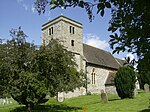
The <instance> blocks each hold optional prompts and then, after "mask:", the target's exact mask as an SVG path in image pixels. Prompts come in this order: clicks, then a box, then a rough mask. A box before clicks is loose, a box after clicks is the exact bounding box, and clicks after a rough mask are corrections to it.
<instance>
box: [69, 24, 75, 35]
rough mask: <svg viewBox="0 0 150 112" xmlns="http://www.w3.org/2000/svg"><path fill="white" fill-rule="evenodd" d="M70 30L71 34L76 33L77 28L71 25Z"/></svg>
mask: <svg viewBox="0 0 150 112" xmlns="http://www.w3.org/2000/svg"><path fill="white" fill-rule="evenodd" d="M69 30H70V33H71V34H74V33H75V28H74V27H73V26H70V27H69Z"/></svg>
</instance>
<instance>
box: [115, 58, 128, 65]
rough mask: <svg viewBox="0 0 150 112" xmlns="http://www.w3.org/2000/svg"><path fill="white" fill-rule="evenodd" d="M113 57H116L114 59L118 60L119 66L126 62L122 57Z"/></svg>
mask: <svg viewBox="0 0 150 112" xmlns="http://www.w3.org/2000/svg"><path fill="white" fill-rule="evenodd" d="M115 59H116V61H117V62H118V64H119V65H120V66H124V64H125V63H127V62H126V61H125V60H122V59H119V58H115Z"/></svg>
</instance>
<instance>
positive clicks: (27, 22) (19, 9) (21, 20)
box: [0, 0, 127, 59]
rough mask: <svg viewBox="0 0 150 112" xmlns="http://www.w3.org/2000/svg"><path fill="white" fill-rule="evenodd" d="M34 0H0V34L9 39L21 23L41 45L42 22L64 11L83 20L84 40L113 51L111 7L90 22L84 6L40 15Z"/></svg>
mask: <svg viewBox="0 0 150 112" xmlns="http://www.w3.org/2000/svg"><path fill="white" fill-rule="evenodd" d="M35 1H36V0H0V38H3V39H10V38H11V37H10V36H9V30H10V29H11V28H15V29H17V28H18V27H19V26H21V27H22V30H23V31H24V32H25V33H26V34H27V35H28V38H27V40H28V41H30V42H32V41H34V43H35V44H37V45H41V26H42V25H43V24H44V23H46V22H48V21H49V20H52V19H54V18H56V17H58V16H60V15H61V13H63V15H64V16H66V17H69V18H71V19H74V20H76V21H78V22H80V23H82V25H83V42H84V43H86V44H89V45H92V46H95V47H98V48H100V49H104V50H107V51H109V52H112V50H111V49H110V48H109V44H108V41H109V35H110V34H111V33H110V32H108V31H107V29H108V26H109V24H108V23H109V20H110V19H111V15H110V11H109V10H105V15H104V17H101V16H100V15H96V14H95V18H94V20H93V21H92V22H89V19H88V15H87V14H86V11H85V9H81V8H68V9H67V10H61V9H55V10H51V11H49V10H46V12H45V13H44V14H41V15H38V13H37V12H36V10H35V8H34V2H35ZM47 9H48V7H47ZM126 55H127V53H120V54H119V55H117V54H115V57H118V58H122V59H123V58H124V57H125V56H126Z"/></svg>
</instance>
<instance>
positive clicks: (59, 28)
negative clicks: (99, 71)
mask: <svg viewBox="0 0 150 112" xmlns="http://www.w3.org/2000/svg"><path fill="white" fill-rule="evenodd" d="M52 38H53V39H59V40H60V41H61V42H62V44H63V45H64V46H65V47H66V48H67V50H69V51H71V52H73V53H74V54H75V59H76V63H77V65H78V69H79V70H81V69H82V68H83V61H82V60H83V43H82V24H81V23H79V22H77V21H74V20H72V19H70V18H67V17H65V16H62V15H61V16H59V17H57V18H55V19H53V20H51V21H49V22H47V23H45V24H44V25H42V44H48V42H49V40H50V39H52Z"/></svg>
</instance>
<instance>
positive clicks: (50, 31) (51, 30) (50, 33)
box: [49, 27, 53, 35]
mask: <svg viewBox="0 0 150 112" xmlns="http://www.w3.org/2000/svg"><path fill="white" fill-rule="evenodd" d="M52 34H53V27H51V28H49V35H52Z"/></svg>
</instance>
